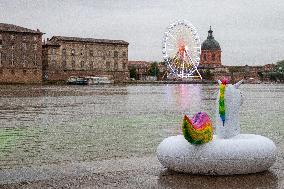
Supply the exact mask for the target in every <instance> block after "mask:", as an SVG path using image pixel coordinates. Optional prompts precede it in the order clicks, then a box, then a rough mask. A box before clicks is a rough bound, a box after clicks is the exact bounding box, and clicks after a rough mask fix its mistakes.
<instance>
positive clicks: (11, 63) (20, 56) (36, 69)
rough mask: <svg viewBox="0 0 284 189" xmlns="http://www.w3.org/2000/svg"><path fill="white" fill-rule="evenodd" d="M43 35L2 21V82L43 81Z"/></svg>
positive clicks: (0, 32)
mask: <svg viewBox="0 0 284 189" xmlns="http://www.w3.org/2000/svg"><path fill="white" fill-rule="evenodd" d="M42 35H43V33H42V32H40V31H39V30H31V29H27V28H23V27H20V26H16V25H12V24H6V23H0V83H6V84H7V83H41V82H42V54H41V53H42Z"/></svg>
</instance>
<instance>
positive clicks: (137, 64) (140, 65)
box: [128, 61, 150, 80]
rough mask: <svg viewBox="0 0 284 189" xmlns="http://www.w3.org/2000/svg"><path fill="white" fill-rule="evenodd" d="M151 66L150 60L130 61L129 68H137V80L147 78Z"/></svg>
mask: <svg viewBox="0 0 284 189" xmlns="http://www.w3.org/2000/svg"><path fill="white" fill-rule="evenodd" d="M149 67H150V62H146V61H128V69H129V70H130V69H133V68H134V69H135V70H136V73H137V75H136V78H135V79H136V80H146V77H147V71H148V69H149Z"/></svg>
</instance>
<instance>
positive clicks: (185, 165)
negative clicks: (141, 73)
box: [157, 81, 276, 175]
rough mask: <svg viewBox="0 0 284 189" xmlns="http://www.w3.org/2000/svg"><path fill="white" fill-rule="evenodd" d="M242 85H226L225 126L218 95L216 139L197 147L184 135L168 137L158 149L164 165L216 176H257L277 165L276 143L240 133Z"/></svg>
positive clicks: (257, 136) (158, 154) (171, 168)
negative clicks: (252, 174)
mask: <svg viewBox="0 0 284 189" xmlns="http://www.w3.org/2000/svg"><path fill="white" fill-rule="evenodd" d="M241 82H242V81H241ZM241 82H238V83H236V84H235V85H227V86H226V90H225V95H224V98H225V122H224V123H223V122H222V120H221V118H220V115H219V103H218V100H219V96H220V93H219V94H218V98H217V108H216V110H217V111H216V123H215V128H216V134H217V135H214V137H213V140H212V141H211V142H209V143H205V144H201V145H194V144H191V143H189V142H188V141H187V140H186V139H185V138H184V136H183V135H178V136H172V137H169V138H166V139H164V140H163V141H162V142H161V144H160V145H159V146H158V149H157V157H158V160H159V161H160V163H161V164H162V165H164V166H165V167H167V168H168V169H170V170H174V171H178V172H185V173H193V174H214V175H231V174H247V173H256V172H261V171H265V170H267V169H268V168H269V167H271V166H272V165H273V163H274V162H275V160H276V146H275V144H274V143H273V141H272V140H270V139H268V138H266V137H263V136H260V135H253V134H239V133H240V123H239V109H240V106H241V104H242V98H241V94H240V91H239V90H238V87H239V85H240V84H241ZM219 84H221V82H220V81H219Z"/></svg>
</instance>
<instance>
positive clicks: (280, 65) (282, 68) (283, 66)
mask: <svg viewBox="0 0 284 189" xmlns="http://www.w3.org/2000/svg"><path fill="white" fill-rule="evenodd" d="M275 71H276V72H284V60H281V61H279V62H277V63H276V70H275Z"/></svg>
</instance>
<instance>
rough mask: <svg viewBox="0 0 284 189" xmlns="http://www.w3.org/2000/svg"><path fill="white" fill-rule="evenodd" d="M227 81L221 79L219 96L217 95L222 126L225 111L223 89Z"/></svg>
mask: <svg viewBox="0 0 284 189" xmlns="http://www.w3.org/2000/svg"><path fill="white" fill-rule="evenodd" d="M227 83H228V81H227V80H222V83H221V85H220V97H219V115H220V118H221V120H222V122H223V126H224V125H225V117H226V111H225V90H226V85H227Z"/></svg>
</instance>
